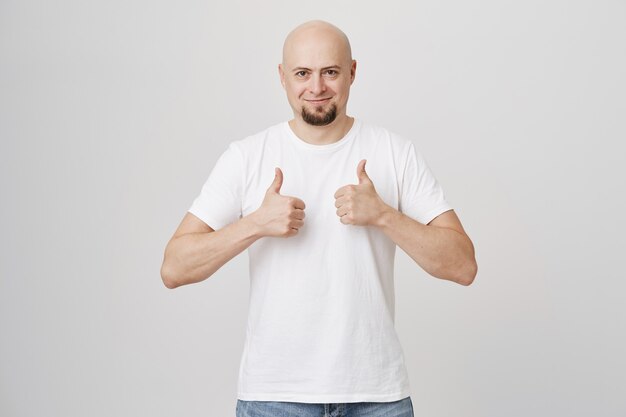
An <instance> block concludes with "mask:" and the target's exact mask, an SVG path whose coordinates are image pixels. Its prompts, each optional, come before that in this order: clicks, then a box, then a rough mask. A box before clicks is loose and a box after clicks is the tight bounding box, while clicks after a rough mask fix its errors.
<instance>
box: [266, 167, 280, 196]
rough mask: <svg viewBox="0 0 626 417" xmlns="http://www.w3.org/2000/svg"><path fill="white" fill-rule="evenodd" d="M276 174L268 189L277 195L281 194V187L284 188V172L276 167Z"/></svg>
mask: <svg viewBox="0 0 626 417" xmlns="http://www.w3.org/2000/svg"><path fill="white" fill-rule="evenodd" d="M274 172H275V174H276V175H275V176H274V181H273V182H272V184H271V185H270V187H269V188H268V189H267V191H273V192H275V193H276V194H280V187H282V185H283V171H281V170H280V168H278V167H276V168H274Z"/></svg>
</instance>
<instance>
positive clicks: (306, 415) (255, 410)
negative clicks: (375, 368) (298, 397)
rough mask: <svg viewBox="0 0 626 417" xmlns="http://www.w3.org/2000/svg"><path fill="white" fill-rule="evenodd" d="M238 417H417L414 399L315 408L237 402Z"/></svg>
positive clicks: (291, 404)
mask: <svg viewBox="0 0 626 417" xmlns="http://www.w3.org/2000/svg"><path fill="white" fill-rule="evenodd" d="M236 417H414V415H413V402H412V401H411V397H410V396H409V397H406V398H404V399H402V400H398V401H392V402H385V403H381V402H360V403H334V404H320V403H317V404H312V403H296V402H284V401H243V400H239V399H238V400H237V407H236Z"/></svg>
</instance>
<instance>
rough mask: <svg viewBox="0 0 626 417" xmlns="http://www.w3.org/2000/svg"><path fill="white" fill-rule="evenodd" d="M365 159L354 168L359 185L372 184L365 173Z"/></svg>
mask: <svg viewBox="0 0 626 417" xmlns="http://www.w3.org/2000/svg"><path fill="white" fill-rule="evenodd" d="M366 162H367V159H361V162H359V165H358V166H357V167H356V176H357V177H358V178H359V184H363V183H364V182H370V183H371V182H372V180H371V179H370V177H369V175H367V172H365V163H366Z"/></svg>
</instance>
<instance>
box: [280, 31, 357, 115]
mask: <svg viewBox="0 0 626 417" xmlns="http://www.w3.org/2000/svg"><path fill="white" fill-rule="evenodd" d="M278 68H279V73H280V78H281V83H282V84H283V87H284V88H285V91H286V93H287V100H288V101H289V104H290V106H291V108H292V109H293V112H294V116H295V117H296V118H301V119H302V120H303V121H304V122H306V123H308V124H310V125H314V126H325V125H328V124H330V123H332V122H333V121H334V120H335V119H336V117H337V116H342V115H345V114H346V106H347V102H348V97H349V93H350V86H351V85H352V82H353V81H354V73H355V71H356V61H354V60H351V59H350V56H349V52H348V51H347V50H346V47H345V44H344V42H342V40H341V39H340V38H338V36H337V35H336V34H334V33H327V32H324V31H319V30H318V31H307V32H305V33H302V34H299V36H295V37H294V39H291V42H290V43H288V44H287V46H286V47H285V51H284V55H283V63H282V64H281V65H279V66H278Z"/></svg>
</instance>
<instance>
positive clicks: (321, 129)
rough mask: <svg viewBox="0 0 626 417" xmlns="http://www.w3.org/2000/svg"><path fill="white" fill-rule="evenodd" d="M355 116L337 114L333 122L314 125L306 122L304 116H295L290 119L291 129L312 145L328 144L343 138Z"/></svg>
mask: <svg viewBox="0 0 626 417" xmlns="http://www.w3.org/2000/svg"><path fill="white" fill-rule="evenodd" d="M353 123H354V117H350V116H347V115H345V114H344V115H342V116H337V118H336V119H335V120H333V122H332V123H330V124H328V125H326V126H313V125H310V124H308V123H306V122H305V121H304V120H302V118H298V117H296V118H294V119H292V120H290V121H289V126H290V127H291V130H293V132H294V133H295V134H296V136H297V137H299V138H300V139H302V140H303V141H305V142H307V143H310V144H312V145H328V144H331V143H335V142H337V141H339V140H340V139H341V138H343V137H344V136H345V135H346V133H348V131H349V130H350V128H351V127H352V124H353Z"/></svg>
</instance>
